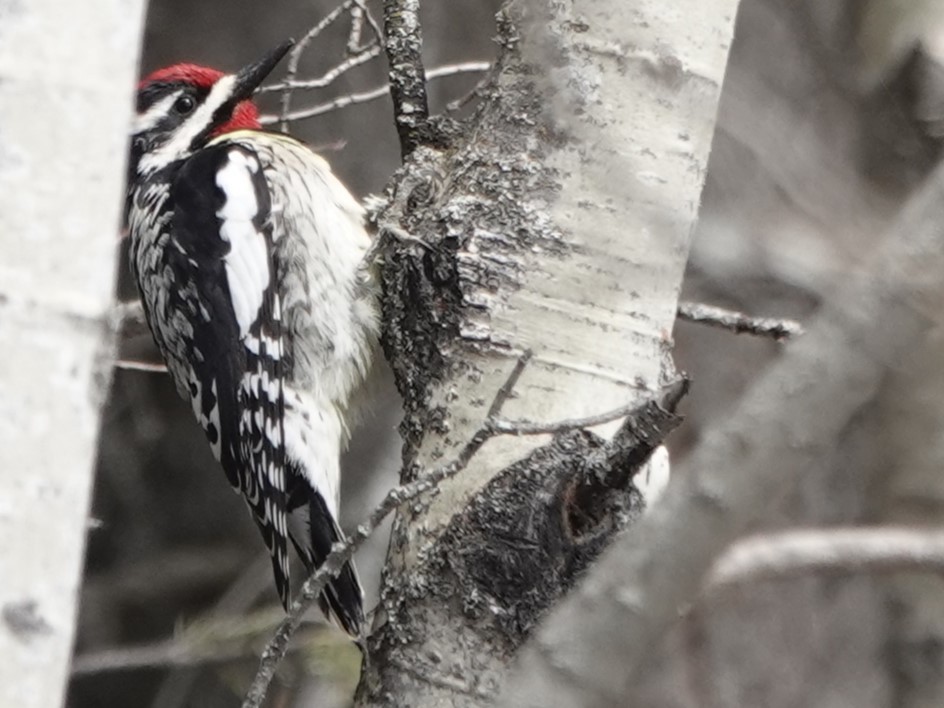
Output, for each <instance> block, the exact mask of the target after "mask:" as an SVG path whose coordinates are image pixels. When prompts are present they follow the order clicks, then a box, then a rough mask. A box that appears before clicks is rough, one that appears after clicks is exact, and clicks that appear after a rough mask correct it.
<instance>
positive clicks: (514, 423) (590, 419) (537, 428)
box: [490, 380, 681, 436]
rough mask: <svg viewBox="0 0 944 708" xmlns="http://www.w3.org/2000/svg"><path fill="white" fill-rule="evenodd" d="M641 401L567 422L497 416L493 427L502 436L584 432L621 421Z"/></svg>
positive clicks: (665, 390)
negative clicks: (540, 421) (543, 421)
mask: <svg viewBox="0 0 944 708" xmlns="http://www.w3.org/2000/svg"><path fill="white" fill-rule="evenodd" d="M680 382H681V380H679V381H673V382H672V383H670V384H667V385H666V386H664V387H662V388H661V389H660V390H659V391H658V392H657V393H656V394H655V398H654V400H661V398H662V395H663V394H664V393H665V392H667V391H668V390H669V389H670V388H672V387H676V386H678V385H679V384H680ZM640 405H641V404H640V402H639V401H634V402H632V403H627V404H625V405H622V406H619V407H617V408H614V409H612V410H609V411H606V412H604V413H597V414H596V415H588V416H586V417H584V418H570V419H567V420H557V421H554V422H553V423H534V422H532V421H530V420H505V419H502V418H499V417H498V416H497V414H496V415H495V416H492V417H491V418H490V419H491V425H492V427H493V428H494V430H495V432H496V433H500V434H502V435H515V436H520V435H556V434H558V433H566V432H568V431H571V430H582V429H583V428H593V427H595V426H597V425H603V424H605V423H612V422H613V421H614V420H621V419H622V418H626V417H627V416H629V415H630V414H632V413H633V412H634V411H635V410H637V409H638V408H639V407H640Z"/></svg>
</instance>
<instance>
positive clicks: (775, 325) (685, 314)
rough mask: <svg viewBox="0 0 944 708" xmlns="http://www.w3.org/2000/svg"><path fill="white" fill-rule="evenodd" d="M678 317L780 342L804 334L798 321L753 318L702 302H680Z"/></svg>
mask: <svg viewBox="0 0 944 708" xmlns="http://www.w3.org/2000/svg"><path fill="white" fill-rule="evenodd" d="M678 316H679V319H683V320H688V321H689V322H697V323H699V324H707V325H711V326H713V327H720V328H722V329H727V330H729V331H731V332H734V333H735V334H742V333H743V334H753V335H755V336H757V337H772V338H773V339H776V340H778V341H779V340H783V339H789V338H790V337H796V336H798V335H801V334H803V325H801V324H800V323H799V322H797V321H796V320H788V319H773V318H770V317H752V316H750V315H745V314H744V313H743V312H736V311H734V310H725V309H724V308H721V307H715V306H713V305H705V304H704V303H701V302H680V303H679V305H678Z"/></svg>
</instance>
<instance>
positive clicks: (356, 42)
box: [347, 2, 365, 55]
mask: <svg viewBox="0 0 944 708" xmlns="http://www.w3.org/2000/svg"><path fill="white" fill-rule="evenodd" d="M364 13H365V9H364V6H363V5H361V3H359V2H358V3H355V4H354V7H352V8H351V13H350V14H351V31H350V32H349V33H348V35H347V53H348V54H352V55H353V54H359V53H360V52H361V50H362V49H363V47H362V46H361V33H362V32H363V31H364Z"/></svg>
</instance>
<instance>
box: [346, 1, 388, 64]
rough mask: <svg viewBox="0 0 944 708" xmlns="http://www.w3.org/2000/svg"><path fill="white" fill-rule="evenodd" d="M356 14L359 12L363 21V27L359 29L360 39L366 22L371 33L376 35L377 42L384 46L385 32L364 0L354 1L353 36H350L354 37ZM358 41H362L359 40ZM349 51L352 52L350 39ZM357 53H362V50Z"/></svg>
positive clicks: (352, 16)
mask: <svg viewBox="0 0 944 708" xmlns="http://www.w3.org/2000/svg"><path fill="white" fill-rule="evenodd" d="M355 12H358V13H359V15H360V17H361V20H360V25H361V26H360V28H359V29H358V38H359V37H360V33H361V31H362V30H363V24H364V21H365V20H366V21H367V26H368V27H370V31H371V33H372V34H373V35H374V39H375V40H377V42H378V43H379V44H380V46H381V47H382V46H383V44H384V35H383V30H382V29H380V25H378V24H377V20H375V19H374V16H373V14H372V13H371V11H370V8H368V7H367V3H366V2H364V0H354V7H352V8H351V35H350V36H351V37H353V36H354V32H353V30H354V22H355V15H354V13H355ZM358 41H360V40H359V39H358ZM348 51H351V40H350V38H349V39H348ZM357 51H360V50H359V49H358V50H357Z"/></svg>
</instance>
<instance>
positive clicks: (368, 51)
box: [259, 43, 383, 93]
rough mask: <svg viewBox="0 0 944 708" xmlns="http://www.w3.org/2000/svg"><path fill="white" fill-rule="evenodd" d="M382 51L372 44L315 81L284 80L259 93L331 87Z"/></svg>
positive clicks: (266, 87) (381, 48) (377, 45)
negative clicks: (343, 75)
mask: <svg viewBox="0 0 944 708" xmlns="http://www.w3.org/2000/svg"><path fill="white" fill-rule="evenodd" d="M382 51H383V47H381V46H380V45H379V44H376V43H375V44H372V45H369V46H367V47H364V48H363V49H362V50H361V51H360V52H358V53H357V54H354V55H353V56H351V57H349V58H348V59H345V60H344V61H343V62H341V63H340V64H338V65H337V66H334V67H332V68H331V69H329V70H328V71H326V72H325V73H324V74H322V75H321V76H319V77H317V78H315V79H306V80H304V81H297V80H295V79H286V80H285V81H282V82H281V83H277V84H271V85H269V86H263V87H262V88H261V89H259V93H271V92H273V91H291V90H298V89H319V88H324V87H326V86H329V85H331V84H332V83H333V82H335V81H337V79H338V77H339V76H341V75H342V74H344V73H345V72H348V71H350V70H351V69H353V68H355V67H358V66H360V65H361V64H365V63H367V62H369V61H370V60H371V59H374V58H376V57H378V56H380V53H381V52H382Z"/></svg>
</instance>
